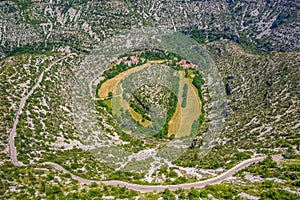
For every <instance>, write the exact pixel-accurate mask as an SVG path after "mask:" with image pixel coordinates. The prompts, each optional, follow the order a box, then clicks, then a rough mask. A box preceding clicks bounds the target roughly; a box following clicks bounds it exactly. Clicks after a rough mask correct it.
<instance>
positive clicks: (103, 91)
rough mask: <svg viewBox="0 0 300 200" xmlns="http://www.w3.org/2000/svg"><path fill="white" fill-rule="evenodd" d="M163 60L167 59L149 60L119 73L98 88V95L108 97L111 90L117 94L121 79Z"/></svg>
mask: <svg viewBox="0 0 300 200" xmlns="http://www.w3.org/2000/svg"><path fill="white" fill-rule="evenodd" d="M163 62H165V61H163V60H158V61H149V62H147V63H145V64H144V65H141V66H137V67H134V68H131V69H128V70H126V71H124V72H122V73H120V74H118V75H117V76H115V77H114V78H112V79H109V80H107V81H105V82H104V83H103V84H102V85H101V87H100V89H99V90H98V96H99V97H100V98H105V97H108V95H109V93H110V92H112V93H113V94H114V95H115V94H116V87H117V86H118V85H119V84H120V82H121V80H124V79H125V78H126V77H128V76H129V75H130V74H133V73H136V72H139V71H141V70H143V69H145V68H146V67H149V66H150V65H151V64H161V63H163Z"/></svg>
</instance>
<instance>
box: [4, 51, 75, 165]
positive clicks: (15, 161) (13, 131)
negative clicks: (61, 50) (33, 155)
mask: <svg viewBox="0 0 300 200" xmlns="http://www.w3.org/2000/svg"><path fill="white" fill-rule="evenodd" d="M71 55H75V54H68V55H66V56H64V57H62V58H60V59H58V60H56V61H54V62H53V63H51V64H50V65H49V66H48V67H47V68H46V69H44V70H43V71H42V73H41V74H40V76H39V77H38V80H37V82H36V83H35V85H34V86H33V87H32V88H31V90H30V91H29V92H28V94H27V95H25V96H24V97H23V98H22V99H21V101H20V104H19V108H18V111H17V113H16V116H15V119H14V123H13V127H12V129H11V131H10V135H9V139H8V144H9V154H10V158H11V161H12V163H13V164H14V165H15V166H23V165H24V164H23V163H22V162H20V161H18V159H17V151H16V147H15V136H16V134H17V132H16V129H17V125H18V123H19V118H20V115H21V114H22V112H23V108H24V106H25V103H26V101H27V99H28V98H29V97H30V95H32V93H33V92H34V90H35V89H36V88H38V87H39V86H40V83H41V81H42V80H43V77H44V74H45V72H47V71H49V70H50V69H51V67H52V66H53V65H55V64H57V63H58V62H59V61H61V60H64V59H66V58H67V57H70V56H71Z"/></svg>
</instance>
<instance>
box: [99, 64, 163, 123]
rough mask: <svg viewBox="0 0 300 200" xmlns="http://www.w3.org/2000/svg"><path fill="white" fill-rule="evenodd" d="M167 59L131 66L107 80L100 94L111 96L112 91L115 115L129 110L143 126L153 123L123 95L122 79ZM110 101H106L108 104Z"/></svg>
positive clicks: (102, 96)
mask: <svg viewBox="0 0 300 200" xmlns="http://www.w3.org/2000/svg"><path fill="white" fill-rule="evenodd" d="M163 62H165V61H163V60H158V61H149V62H147V63H146V64H144V65H141V66H138V67H134V68H131V69H129V70H126V71H124V72H122V73H120V74H118V75H117V76H115V77H114V78H112V79H109V80H107V81H105V82H104V83H103V84H102V85H101V87H100V89H99V90H98V95H99V97H100V98H105V97H108V96H109V93H110V92H112V93H113V96H114V98H112V99H111V100H110V103H109V106H110V107H112V106H113V114H114V115H118V116H121V114H122V113H123V112H124V111H126V110H128V111H129V113H130V115H131V117H132V119H134V120H135V121H138V122H139V123H140V124H141V125H142V126H144V127H147V126H149V125H151V124H152V123H151V121H149V120H144V121H143V120H142V119H143V117H142V115H140V114H139V113H137V112H135V111H134V110H133V109H132V108H131V107H130V106H129V104H128V103H127V102H126V101H125V100H124V99H123V98H122V97H121V96H122V92H123V91H122V89H121V82H122V80H124V79H125V78H126V77H128V76H129V75H130V74H133V73H136V72H139V71H141V70H143V69H145V68H146V67H149V66H150V65H151V64H160V63H163ZM107 103H108V102H106V104H107Z"/></svg>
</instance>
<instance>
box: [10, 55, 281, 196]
mask: <svg viewBox="0 0 300 200" xmlns="http://www.w3.org/2000/svg"><path fill="white" fill-rule="evenodd" d="M71 55H75V54H68V55H66V56H64V57H62V58H60V59H58V60H56V61H54V62H53V63H51V64H50V65H49V66H48V67H47V68H46V69H44V70H43V71H42V72H41V74H40V76H39V77H38V80H37V82H36V83H35V85H34V86H33V87H32V89H31V90H30V91H29V92H28V94H27V95H26V96H24V97H23V98H22V99H21V101H20V104H19V108H18V111H17V113H16V116H15V119H14V123H13V127H12V129H11V131H10V136H9V140H8V143H9V153H10V158H11V162H12V163H13V164H14V165H15V166H23V165H24V164H23V163H22V162H20V161H18V159H17V151H16V147H15V144H14V139H15V136H16V134H17V132H16V127H17V124H18V123H19V117H20V115H21V114H22V112H23V108H24V106H25V103H26V101H27V99H28V98H29V96H30V95H32V94H33V92H34V91H35V89H36V88H38V87H39V85H40V83H41V81H42V79H43V77H44V74H45V72H47V71H49V70H50V69H51V67H52V66H53V65H55V64H57V63H58V62H59V61H61V60H63V59H66V58H67V57H70V56H71ZM266 157H267V156H262V157H256V158H251V159H248V160H245V161H243V162H241V163H240V164H238V165H236V166H235V167H233V168H231V169H230V170H228V171H226V172H224V173H222V174H220V175H219V176H217V177H214V178H210V179H207V180H204V181H198V182H194V183H184V184H180V185H139V184H133V183H127V182H123V181H117V180H112V181H94V180H89V179H85V178H82V177H79V176H77V175H74V174H72V173H71V172H69V171H68V170H66V169H65V168H63V167H62V166H60V165H59V164H56V163H52V162H44V163H41V165H44V166H50V167H53V168H54V169H56V170H59V171H61V172H63V173H69V174H70V175H71V177H72V178H73V179H74V180H77V181H78V182H80V183H83V184H92V183H97V184H104V185H110V186H120V187H126V188H128V189H131V190H135V191H138V192H153V191H164V190H165V189H169V190H172V191H174V190H178V189H191V188H202V187H205V186H206V185H213V184H219V183H221V182H223V181H225V180H227V179H229V178H230V177H232V176H233V175H234V174H235V173H237V172H238V171H240V170H242V169H244V168H246V167H248V166H249V165H251V164H253V163H257V162H260V161H263V160H264V159H265V158H266ZM272 158H273V160H274V161H279V160H281V159H282V158H283V157H282V155H275V156H273V157H272Z"/></svg>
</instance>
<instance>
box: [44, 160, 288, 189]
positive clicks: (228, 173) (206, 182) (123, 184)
mask: <svg viewBox="0 0 300 200" xmlns="http://www.w3.org/2000/svg"><path fill="white" fill-rule="evenodd" d="M265 158H267V156H262V157H257V158H251V159H248V160H245V161H243V162H241V163H240V164H238V165H236V166H235V167H233V168H231V169H230V170H228V171H226V172H224V173H222V174H220V175H219V176H216V177H214V178H210V179H207V180H204V181H197V182H193V183H184V184H179V185H140V184H134V183H127V182H124V181H116V180H112V181H94V180H90V179H85V178H82V177H79V176H76V175H74V174H72V173H71V172H69V171H68V170H66V169H65V168H63V167H62V166H60V165H58V164H56V163H52V162H45V163H42V164H43V165H48V166H51V167H53V168H54V169H56V170H59V171H61V172H63V173H69V174H70V175H71V177H72V178H73V179H74V180H77V181H78V182H80V183H83V184H92V183H97V184H103V185H110V186H119V187H126V188H127V189H130V190H135V191H138V192H142V193H144V192H154V191H157V192H161V191H164V190H165V189H169V190H171V191H175V190H179V189H192V188H203V187H205V186H206V185H214V184H219V183H221V182H223V181H225V180H227V179H229V178H231V177H232V176H233V175H234V174H235V173H236V172H238V171H240V170H242V169H244V168H246V167H248V166H249V165H251V164H253V163H257V162H261V161H263V160H264V159H265ZM272 158H273V160H274V161H279V160H281V159H282V158H283V157H282V155H275V156H273V157H272Z"/></svg>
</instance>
